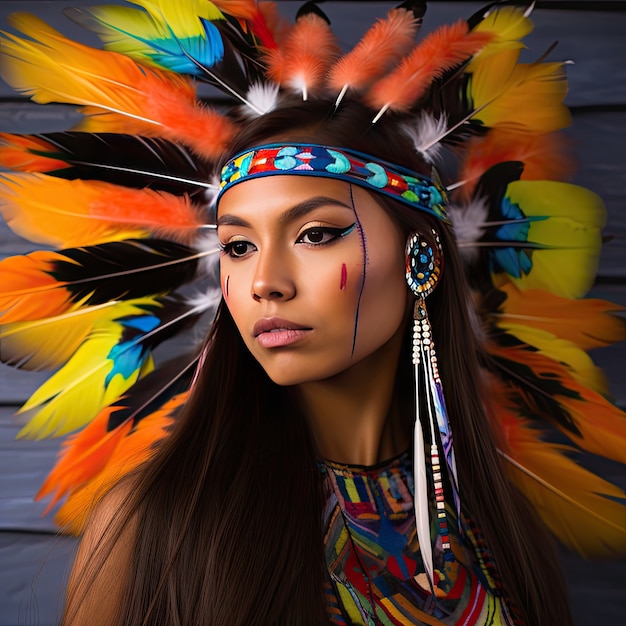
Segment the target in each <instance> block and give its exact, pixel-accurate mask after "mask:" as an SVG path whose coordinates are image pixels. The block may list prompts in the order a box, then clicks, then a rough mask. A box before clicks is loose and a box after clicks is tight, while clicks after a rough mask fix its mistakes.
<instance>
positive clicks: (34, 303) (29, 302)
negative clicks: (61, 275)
mask: <svg viewBox="0 0 626 626" xmlns="http://www.w3.org/2000/svg"><path fill="white" fill-rule="evenodd" d="M64 260H66V259H65V257H63V256H61V255H59V254H56V253H55V252H48V251H44V250H42V251H37V252H31V253H30V254H28V255H24V256H22V255H16V256H11V257H9V258H7V259H4V260H3V261H0V277H1V280H0V323H2V324H11V323H13V322H22V321H27V320H36V319H43V318H46V317H52V316H55V315H59V314H61V313H63V312H64V311H67V310H68V309H69V308H70V307H71V306H75V305H74V304H73V303H72V301H71V300H70V294H69V293H67V292H65V291H64V290H62V289H55V287H58V286H59V285H60V283H59V282H58V280H57V279H56V278H54V277H53V276H52V275H51V274H50V272H51V271H52V270H53V263H54V261H64Z"/></svg>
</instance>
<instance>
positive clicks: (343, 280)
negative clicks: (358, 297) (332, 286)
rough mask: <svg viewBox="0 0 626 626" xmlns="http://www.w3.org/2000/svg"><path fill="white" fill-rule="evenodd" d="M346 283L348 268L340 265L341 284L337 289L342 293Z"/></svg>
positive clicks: (343, 264)
mask: <svg viewBox="0 0 626 626" xmlns="http://www.w3.org/2000/svg"><path fill="white" fill-rule="evenodd" d="M347 282H348V268H347V267H346V264H345V263H342V264H341V283H340V285H339V289H341V291H343V290H344V289H345V288H346V283H347Z"/></svg>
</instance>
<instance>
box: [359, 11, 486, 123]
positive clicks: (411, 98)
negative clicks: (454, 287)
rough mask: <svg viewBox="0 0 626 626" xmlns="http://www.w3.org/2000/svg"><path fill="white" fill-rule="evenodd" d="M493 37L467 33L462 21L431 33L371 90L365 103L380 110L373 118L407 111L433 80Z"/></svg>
mask: <svg viewBox="0 0 626 626" xmlns="http://www.w3.org/2000/svg"><path fill="white" fill-rule="evenodd" d="M492 38H493V34H492V33H482V32H468V25H467V22H465V21H463V20H459V21H458V22H456V23H455V24H452V25H450V26H442V27H440V28H438V29H437V30H436V31H434V32H432V33H431V34H430V35H428V36H427V37H426V38H425V39H424V41H422V43H420V44H419V45H418V46H416V47H415V49H414V50H413V52H411V54H410V55H409V56H407V57H406V58H405V59H404V60H403V61H402V63H401V64H400V65H399V66H398V68H397V69H395V70H394V71H393V72H392V73H391V74H389V75H388V76H387V77H385V78H383V79H381V80H379V81H378V82H377V83H376V84H375V85H374V86H373V87H372V88H371V89H370V91H369V93H368V96H367V99H368V102H369V104H370V105H371V106H372V107H373V108H375V109H376V110H377V111H379V114H378V115H377V116H376V118H375V119H376V120H377V119H378V118H379V117H380V115H382V114H383V113H384V112H385V111H387V110H392V111H402V112H405V111H408V110H409V109H410V108H411V106H413V104H415V102H417V100H419V98H421V97H422V96H423V95H424V93H425V92H426V90H427V89H428V87H429V86H430V84H431V83H432V81H433V80H434V79H436V78H438V77H440V76H441V75H443V73H444V72H446V71H447V70H449V69H452V68H453V67H456V66H457V65H459V64H460V63H463V61H466V60H467V59H469V58H470V57H471V56H472V55H474V54H476V53H477V52H478V51H479V50H480V49H481V48H483V47H484V46H485V45H486V44H487V43H489V42H490V41H491V40H492Z"/></svg>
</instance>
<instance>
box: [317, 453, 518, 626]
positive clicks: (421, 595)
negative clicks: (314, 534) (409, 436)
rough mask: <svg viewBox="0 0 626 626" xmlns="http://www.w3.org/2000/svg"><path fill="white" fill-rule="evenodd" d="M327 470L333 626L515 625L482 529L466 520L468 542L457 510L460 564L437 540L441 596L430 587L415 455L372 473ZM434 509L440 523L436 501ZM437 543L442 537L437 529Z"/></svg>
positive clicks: (455, 548) (453, 539) (453, 527)
mask: <svg viewBox="0 0 626 626" xmlns="http://www.w3.org/2000/svg"><path fill="white" fill-rule="evenodd" d="M320 470H321V472H322V475H323V478H324V483H325V488H326V493H327V501H326V508H325V511H324V551H325V556H326V565H327V580H326V583H325V601H326V607H327V613H328V617H329V619H330V621H331V623H332V624H336V625H340V624H341V625H344V624H363V625H366V626H370V625H371V626H374V625H379V624H383V625H385V626H387V625H389V626H391V625H396V624H418V625H420V624H428V625H442V624H445V625H446V626H447V625H452V624H465V625H468V626H469V625H477V626H512V624H513V619H512V618H511V616H510V614H509V611H508V609H507V607H506V604H505V601H504V598H503V597H502V593H501V591H500V589H499V586H498V584H497V583H496V582H495V581H494V579H493V577H492V575H491V573H490V572H493V563H492V562H491V560H490V558H489V556H488V554H487V553H486V552H485V550H484V549H483V548H482V547H481V546H480V545H479V542H478V541H477V540H476V538H475V537H476V530H475V529H474V531H473V532H472V527H471V525H470V524H468V523H466V520H463V522H462V524H461V527H462V529H463V535H464V537H461V536H460V535H459V531H458V523H457V521H456V513H455V512H454V511H453V510H452V509H450V508H449V509H448V516H449V517H450V518H451V521H450V543H451V548H452V552H453V554H454V557H455V560H453V561H452V562H450V561H445V560H444V558H443V550H442V548H441V542H440V541H437V540H434V542H433V550H434V554H433V560H434V567H435V572H434V587H435V593H434V594H433V593H432V591H431V589H430V588H429V584H428V579H427V576H426V574H425V570H424V566H423V562H422V557H421V554H420V549H419V543H418V540H417V534H416V530H415V511H414V504H413V460H412V455H411V453H410V452H405V453H404V454H402V455H400V456H398V457H396V458H394V459H391V460H390V461H387V462H384V463H380V464H377V465H374V466H369V467H364V466H354V465H341V464H338V463H333V462H329V461H326V462H323V463H320ZM427 472H428V473H430V467H429V466H427ZM430 478H431V479H432V476H431V477H430ZM429 484H432V483H431V482H430V481H429ZM429 502H430V503H431V507H432V508H431V512H430V513H431V519H436V517H435V516H434V515H433V514H434V502H435V499H434V497H429ZM431 537H433V538H434V537H438V534H437V529H436V527H435V526H434V525H431Z"/></svg>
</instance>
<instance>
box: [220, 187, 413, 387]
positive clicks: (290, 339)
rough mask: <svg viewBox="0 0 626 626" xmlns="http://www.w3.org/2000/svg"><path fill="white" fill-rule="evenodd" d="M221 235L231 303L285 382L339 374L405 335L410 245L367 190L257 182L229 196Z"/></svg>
mask: <svg viewBox="0 0 626 626" xmlns="http://www.w3.org/2000/svg"><path fill="white" fill-rule="evenodd" d="M217 232H218V236H219V239H220V244H221V246H222V247H223V251H222V254H221V259H220V274H221V284H222V291H223V294H224V298H225V301H226V304H227V305H228V308H229V310H230V313H231V315H232V317H233V319H234V321H235V324H236V325H237V328H238V329H239V331H240V333H241V336H242V338H243V340H244V342H245V344H246V346H247V347H248V348H249V350H250V352H252V354H253V355H254V357H255V358H256V359H257V361H258V362H259V363H260V364H261V366H262V367H263V369H264V370H265V371H266V372H267V374H268V376H269V377H270V378H271V379H272V380H273V381H274V382H276V383H277V384H279V385H297V384H300V383H304V382H311V381H318V380H324V379H327V378H330V377H332V376H335V375H336V374H339V373H341V372H343V371H345V370H347V369H349V368H350V367H352V366H353V365H355V364H356V363H359V362H361V361H362V360H363V359H365V358H367V357H370V356H372V355H374V354H375V353H377V351H379V350H380V348H382V347H383V346H385V345H386V344H387V343H388V342H389V341H390V340H391V339H392V337H394V336H396V335H397V334H398V333H402V332H403V330H402V329H403V322H404V320H405V317H406V311H407V299H408V288H407V286H406V283H405V278H404V265H405V261H404V246H405V241H404V237H403V235H402V233H401V232H400V229H399V228H398V227H397V226H396V225H395V224H394V223H393V222H392V221H391V219H390V218H389V217H388V215H387V213H386V212H385V211H384V209H382V208H381V207H380V206H379V205H378V204H377V202H376V201H375V199H374V196H372V195H370V194H369V193H368V192H367V191H365V190H363V189H361V188H360V187H357V186H354V185H350V184H348V183H344V182H341V181H335V180H329V179H324V178H311V177H303V176H270V177H267V178H258V179H253V180H249V181H246V182H243V183H240V184H238V185H235V186H234V187H232V188H231V189H229V190H228V191H227V192H226V193H225V194H224V195H223V197H222V198H221V200H220V203H219V207H218V230H217Z"/></svg>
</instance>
